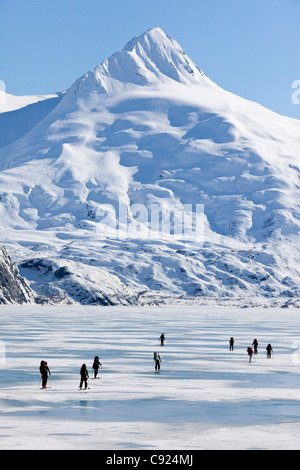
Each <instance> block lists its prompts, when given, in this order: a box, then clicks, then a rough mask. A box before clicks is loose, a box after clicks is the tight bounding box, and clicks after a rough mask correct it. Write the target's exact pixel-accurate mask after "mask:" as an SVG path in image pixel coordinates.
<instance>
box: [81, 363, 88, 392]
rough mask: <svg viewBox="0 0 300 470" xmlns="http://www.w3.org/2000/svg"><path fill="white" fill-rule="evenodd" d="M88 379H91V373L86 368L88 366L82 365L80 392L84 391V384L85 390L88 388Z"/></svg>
mask: <svg viewBox="0 0 300 470" xmlns="http://www.w3.org/2000/svg"><path fill="white" fill-rule="evenodd" d="M88 378H89V372H88V370H87V368H86V365H85V364H82V366H81V369H80V385H79V389H80V390H82V385H83V382H84V385H85V387H84V390H86V389H87V388H88V386H87V382H88Z"/></svg>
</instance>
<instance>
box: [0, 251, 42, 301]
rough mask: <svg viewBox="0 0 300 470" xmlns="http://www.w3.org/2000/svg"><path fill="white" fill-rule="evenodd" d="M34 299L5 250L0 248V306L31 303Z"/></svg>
mask: <svg viewBox="0 0 300 470" xmlns="http://www.w3.org/2000/svg"><path fill="white" fill-rule="evenodd" d="M34 297H35V296H34V294H33V291H32V290H31V288H30V287H29V286H28V284H27V283H26V281H25V280H24V279H23V277H22V276H21V275H20V273H19V270H18V268H17V267H16V266H15V265H14V264H13V262H12V260H11V258H10V256H9V255H8V253H7V251H6V249H5V248H4V247H3V246H0V304H24V303H33V302H34Z"/></svg>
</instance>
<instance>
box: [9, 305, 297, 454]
mask: <svg viewBox="0 0 300 470" xmlns="http://www.w3.org/2000/svg"><path fill="white" fill-rule="evenodd" d="M0 318H1V323H0V324H1V330H0V331H1V336H0V340H1V351H2V357H1V363H0V409H1V416H0V449H71V450H72V449H123V450H124V449H154V450H155V449H161V450H162V449H168V450H171V449H182V450H183V449H300V374H299V372H300V355H299V351H300V311H299V310H297V309H294V310H293V309H267V308H257V309H247V308H245V309H239V308H229V307H215V308H213V307H207V308H205V307H201V308H197V307H193V308H191V307H107V308H106V307H100V308H98V307H81V306H55V307H49V306H47V307H45V306H43V307H41V306H21V307H19V306H1V308H0ZM162 332H164V333H165V336H166V342H165V346H163V347H161V346H160V343H159V340H158V338H159V336H160V334H161V333H162ZM231 336H233V337H234V339H235V350H234V351H233V352H232V351H229V338H230V337H231ZM254 338H257V340H258V343H259V346H258V354H257V355H255V356H254V358H253V362H252V363H251V364H249V363H248V358H247V353H246V348H247V347H248V346H249V345H251V344H252V341H253V339H254ZM268 343H271V344H272V346H273V349H274V354H273V357H272V358H271V359H268V358H267V356H266V350H265V348H266V346H267V344H268ZM156 350H158V351H159V352H160V355H161V358H162V369H161V372H160V374H156V373H155V371H154V366H153V352H154V351H156ZM95 355H98V356H99V357H100V361H101V362H102V364H103V367H102V371H101V372H100V373H99V376H100V379H99V380H93V379H92V377H93V371H92V363H93V358H94V356H95ZM41 360H46V361H48V365H49V367H50V369H51V373H52V375H51V377H50V380H49V382H48V384H49V385H50V386H51V388H49V389H48V390H40V374H39V370H38V369H39V365H40V361H41ZM83 363H85V364H86V365H87V368H88V370H89V373H90V381H89V387H90V389H89V390H87V391H79V390H78V386H79V381H80V375H79V371H80V367H81V365H82V364H83Z"/></svg>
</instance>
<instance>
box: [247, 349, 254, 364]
mask: <svg viewBox="0 0 300 470" xmlns="http://www.w3.org/2000/svg"><path fill="white" fill-rule="evenodd" d="M247 353H248V357H249V362H251V360H252V355H253V349H252V348H250V347H249V348H247Z"/></svg>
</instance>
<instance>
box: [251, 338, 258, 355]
mask: <svg viewBox="0 0 300 470" xmlns="http://www.w3.org/2000/svg"><path fill="white" fill-rule="evenodd" d="M252 346H253V347H254V354H257V346H258V341H257V339H255V340H254V341H253V343H252Z"/></svg>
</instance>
